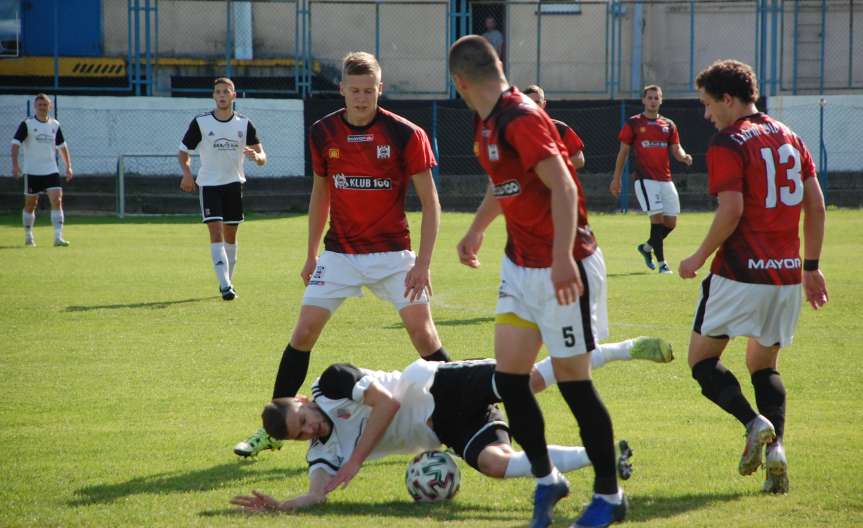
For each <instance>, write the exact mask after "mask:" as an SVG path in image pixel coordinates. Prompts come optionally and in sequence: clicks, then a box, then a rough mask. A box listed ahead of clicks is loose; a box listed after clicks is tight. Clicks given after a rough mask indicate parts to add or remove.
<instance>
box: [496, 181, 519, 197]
mask: <svg viewBox="0 0 863 528" xmlns="http://www.w3.org/2000/svg"><path fill="white" fill-rule="evenodd" d="M493 192H494V195H495V197H496V198H509V197H510V196H517V195H519V194H521V184H520V183H518V180H507V181H505V182H503V183H498V184H497V185H495V186H494V191H493Z"/></svg>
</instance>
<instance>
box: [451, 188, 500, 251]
mask: <svg viewBox="0 0 863 528" xmlns="http://www.w3.org/2000/svg"><path fill="white" fill-rule="evenodd" d="M501 212H502V210H501V208H500V204H499V203H498V201H497V198H495V197H494V190H493V187H492V184H491V182H489V184H488V186H487V187H486V189H485V196H484V197H483V199H482V203H480V204H479V208H478V209H477V210H476V214H475V215H474V218H473V222H472V223H471V225H470V228H469V229H468V230H467V233H466V234H465V235H464V237H462V239H461V240H460V241H459V243H458V245H457V246H456V251H457V252H458V259H459V261H460V262H461V263H462V264H464V265H465V266H468V267H470V268H478V267H479V265H480V264H479V258H477V255H478V254H479V248H480V247H481V246H482V239H483V233H485V230H486V229H487V228H488V226H489V225H491V223H492V222H493V221H494V219H495V218H497V217H498V216H499V215H500V213H501Z"/></svg>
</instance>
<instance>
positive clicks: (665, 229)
mask: <svg viewBox="0 0 863 528" xmlns="http://www.w3.org/2000/svg"><path fill="white" fill-rule="evenodd" d="M660 225H661V226H662V240H665V239H666V238H668V235H669V234H670V233H671V232H672V231H674V228H673V227H668V226H667V225H665V224H660Z"/></svg>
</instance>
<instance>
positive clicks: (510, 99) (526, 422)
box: [449, 35, 627, 528]
mask: <svg viewBox="0 0 863 528" xmlns="http://www.w3.org/2000/svg"><path fill="white" fill-rule="evenodd" d="M449 70H450V75H451V77H452V80H453V84H454V85H455V87H456V90H458V92H459V94H460V95H461V96H462V98H463V99H464V101H465V104H467V106H468V108H470V109H472V110H473V111H474V112H476V116H475V118H474V139H473V141H474V153H475V155H476V157H477V159H478V160H479V162H480V164H481V165H482V166H483V168H484V169H485V171H486V172H487V173H488V175H489V186H488V189H487V191H486V194H485V197H484V198H483V201H482V203H481V204H480V206H479V208H478V209H477V212H476V215H475V217H474V220H473V222H472V223H471V226H470V228H469V229H468V231H467V233H466V234H465V236H464V237H463V238H462V239H461V241H460V242H459V243H458V246H457V250H458V255H459V260H460V261H461V262H462V264H464V265H466V266H469V267H471V268H477V267H479V265H480V262H479V259H478V257H477V254H478V253H479V250H480V247H481V246H482V241H483V237H484V233H485V230H486V229H487V228H488V226H489V225H490V224H491V222H492V221H493V220H494V219H495V218H496V217H497V216H498V215H499V214H501V213H503V215H504V218H505V219H506V229H507V244H506V249H505V256H504V258H503V262H502V265H501V282H500V290H499V295H498V297H499V299H498V304H497V309H496V312H497V315H496V321H495V322H496V325H495V339H494V349H495V358H496V360H497V366H496V369H495V373H494V383H495V391H496V393H497V394H498V395H499V396H500V399H501V400H502V401H503V403H504V407H505V408H506V413H507V416H508V417H509V420H510V429H511V431H512V435H513V437H514V438H515V439H516V440H517V441H518V443H519V444H521V446H522V447H523V448H524V451H525V453H526V454H527V458H528V460H529V461H530V466H531V472H532V473H533V475H534V477H536V479H537V480H536V489H535V492H534V510H533V518H532V519H531V522H530V527H531V528H545V527H547V526H549V525H550V524H551V522H552V518H551V516H552V511H553V509H554V506H555V504H556V503H557V502H558V501H559V500H561V499H562V498H563V497H565V496H567V495H568V494H569V484H568V483H567V481H566V479H565V478H564V477H563V475H561V474H560V472H559V471H558V470H557V469H556V468H555V467H554V465H553V464H552V461H551V460H550V459H549V454H548V449H547V445H546V440H545V422H544V421H543V416H542V411H541V410H540V408H539V405H538V404H537V401H536V399H535V398H534V396H533V394H532V393H531V390H530V371H531V368H532V366H533V362H534V360H535V358H536V356H537V354H538V353H539V350H540V347H541V346H542V345H543V344H545V345H546V347H547V348H548V353H549V355H550V356H551V358H552V360H551V361H552V366H553V369H554V373H555V378H556V379H557V380H558V388H559V389H560V393H561V395H562V396H563V398H564V400H565V401H566V403H567V405H568V406H569V408H570V411H571V412H572V414H573V416H574V417H575V420H576V421H577V422H578V428H579V432H580V434H581V439H582V441H583V443H584V447H585V449H586V450H587V454H588V457H589V458H590V460H591V462H592V464H593V467H594V481H593V491H594V495H593V499H592V501H591V503H590V505H589V506H588V507H587V509H586V510H585V511H584V513H583V514H582V515H581V516H580V517H579V519H578V521H576V524H575V525H574V526H576V527H598V526H608V525H609V524H611V523H613V522H619V521H621V520H623V518H624V517H625V516H626V509H627V503H626V500H625V496H624V494H623V490H621V489H620V488H619V487H618V484H617V475H616V473H615V468H614V433H613V430H612V423H611V417H610V415H609V413H608V410H607V409H606V407H605V405H604V404H603V403H602V399H601V398H600V397H599V393H598V392H597V391H596V388H595V386H594V385H593V382H592V381H591V352H592V351H594V350H595V349H596V348H597V346H596V345H597V343H598V342H599V341H600V340H602V339H604V338H605V337H607V336H608V317H607V308H606V286H605V284H606V278H605V276H606V273H605V262H604V261H603V258H602V251H600V249H599V247H598V246H597V244H596V239H595V238H594V236H593V233H592V232H591V230H590V226H589V225H588V223H587V207H586V202H585V199H584V195H583V193H581V192H580V190H579V188H578V185H577V183H576V181H577V178H576V175H575V169H574V168H573V166H572V163H571V162H570V161H569V159H568V158H567V157H565V156H564V155H563V154H565V153H566V147H565V146H564V145H563V142H562V141H561V140H560V135H559V134H558V133H557V130H556V128H555V126H554V124H553V123H552V122H551V119H550V118H549V117H548V115H547V114H546V113H545V112H544V111H542V110H541V109H540V108H539V107H538V106H537V105H535V104H534V103H533V102H532V101H531V100H530V99H528V98H527V96H525V95H523V94H522V93H521V92H519V91H518V90H517V89H516V88H515V87H512V86H510V84H509V82H508V81H507V80H506V76H505V75H504V73H503V64H501V62H500V59H499V58H498V57H497V55H496V54H495V51H494V48H492V47H491V45H490V44H489V43H488V41H487V40H485V39H483V38H481V37H478V36H476V35H468V36H465V37H462V38H460V39H459V40H457V41H456V42H455V43H454V44H453V45H452V47H451V48H450V52H449Z"/></svg>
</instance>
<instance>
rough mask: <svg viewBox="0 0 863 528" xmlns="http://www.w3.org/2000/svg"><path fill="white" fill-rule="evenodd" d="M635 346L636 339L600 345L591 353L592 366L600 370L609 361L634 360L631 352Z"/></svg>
mask: <svg viewBox="0 0 863 528" xmlns="http://www.w3.org/2000/svg"><path fill="white" fill-rule="evenodd" d="M634 345H635V339H627V340H626V341H621V342H620V343H605V344H602V345H599V346H598V347H596V349H594V351H593V352H591V353H590V366H591V367H593V368H594V369H598V368H600V367H602V366H603V365H605V364H606V363H608V362H609V361H628V360H630V359H632V355H631V354H630V351H631V350H632V347H633V346H634Z"/></svg>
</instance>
